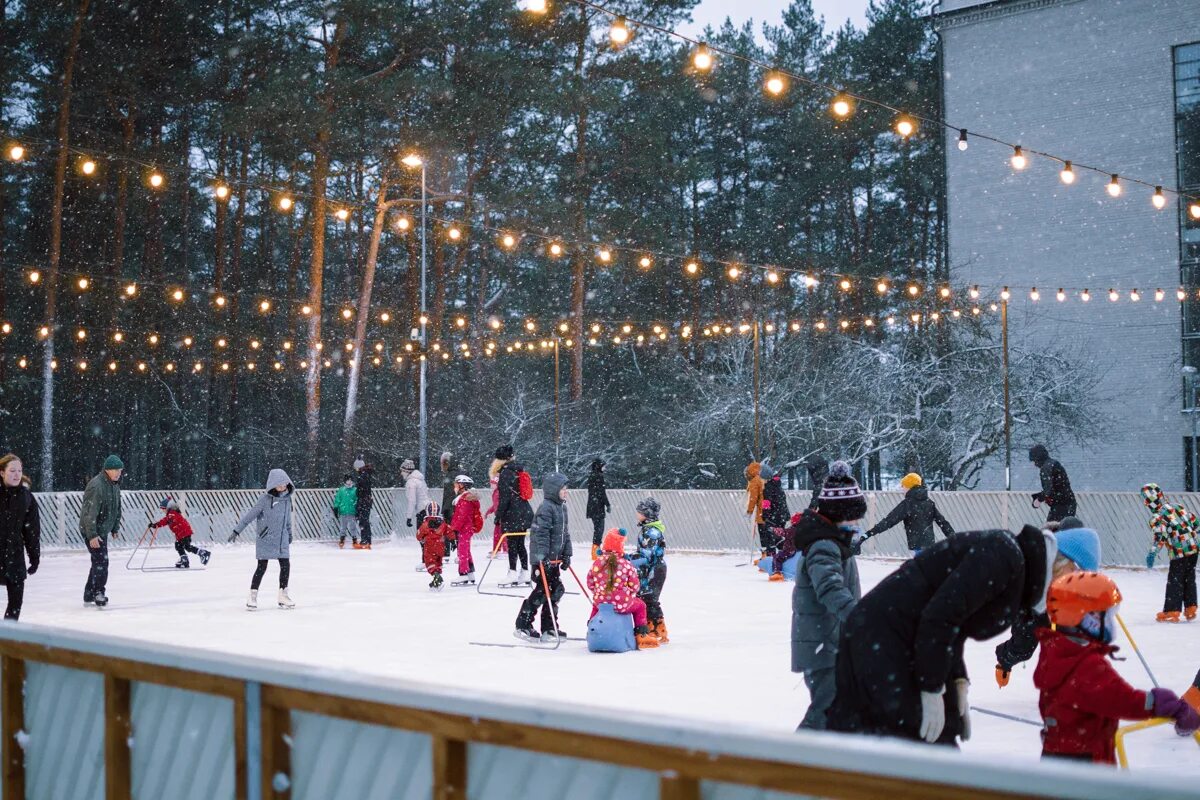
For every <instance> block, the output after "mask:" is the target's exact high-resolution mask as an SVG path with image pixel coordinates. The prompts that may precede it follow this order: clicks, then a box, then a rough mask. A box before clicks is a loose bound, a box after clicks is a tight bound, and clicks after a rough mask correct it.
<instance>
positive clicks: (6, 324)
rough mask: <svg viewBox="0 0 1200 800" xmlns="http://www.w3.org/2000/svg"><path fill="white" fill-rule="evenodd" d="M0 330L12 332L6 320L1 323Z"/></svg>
mask: <svg viewBox="0 0 1200 800" xmlns="http://www.w3.org/2000/svg"><path fill="white" fill-rule="evenodd" d="M0 331H3V332H4V333H12V325H10V324H9V323H7V322H6V323H4V324H3V325H0Z"/></svg>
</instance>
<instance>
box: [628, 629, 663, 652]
mask: <svg viewBox="0 0 1200 800" xmlns="http://www.w3.org/2000/svg"><path fill="white" fill-rule="evenodd" d="M633 635H634V638H636V639H637V649H638V650H651V649H653V648H655V647H658V637H657V636H655V635H654V634H652V633H651V632H650V629H649V628H647V627H646V626H645V625H639V626H637V627H636V628H634V629H633Z"/></svg>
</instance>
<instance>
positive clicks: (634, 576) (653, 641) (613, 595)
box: [587, 528, 658, 650]
mask: <svg viewBox="0 0 1200 800" xmlns="http://www.w3.org/2000/svg"><path fill="white" fill-rule="evenodd" d="M587 586H588V591H590V592H591V593H592V613H591V616H589V617H588V620H591V618H592V617H594V616H596V612H597V611H598V610H599V608H600V604H601V603H611V604H612V607H613V610H614V611H616V612H617V613H618V614H630V615H632V616H633V634H634V636H635V637H636V638H637V646H638V650H647V649H649V648H652V647H658V637H657V636H654V635H652V634H651V633H650V629H649V627H647V620H646V602H645V601H644V600H642V598H640V597H638V590H639V588H640V587H641V581H640V580H639V579H638V573H637V569H636V568H634V566H633V564H630V563H629V562H628V561H627V560H625V529H624V528H620V529H618V528H609V529H608V531H607V532H606V533H605V534H604V539H603V541H602V543H601V545H600V549H599V552H598V553H597V554H596V560H594V561H593V562H592V568H591V569H590V570H588V576H587Z"/></svg>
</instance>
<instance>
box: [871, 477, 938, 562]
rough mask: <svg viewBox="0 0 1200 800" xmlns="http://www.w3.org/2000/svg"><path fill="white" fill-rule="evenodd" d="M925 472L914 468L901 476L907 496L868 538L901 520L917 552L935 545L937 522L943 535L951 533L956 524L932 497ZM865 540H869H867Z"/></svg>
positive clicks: (876, 525)
mask: <svg viewBox="0 0 1200 800" xmlns="http://www.w3.org/2000/svg"><path fill="white" fill-rule="evenodd" d="M923 484H924V481H923V480H922V479H921V476H920V475H918V474H917V473H915V472H910V473H908V474H907V475H905V476H904V477H903V478H901V479H900V488H901V489H904V490H905V494H904V499H903V500H901V501H900V502H899V503H898V504H897V505H896V507H895V508H893V509H892V510H891V511H889V512H888V515H887V516H886V517H884V518H883V519H881V520H880V521H879V522H876V523H875V524H874V525H873V526H872V527H871V529H870V530H869V531H867V535H866V538H867V539H870V538H871V537H872V536H877V535H879V534H881V533H883V532H884V531H886V530H888V529H889V528H894V527H895V526H896V525H898V524H899V523H901V522H903V523H904V535H905V537H906V538H907V539H908V549H909V551H911V552H912V554H913V555H916V554H917V553H919V552H921V551H922V550H924V549H925V548H927V547H930V546H932V545H933V524H934V523H935V522H936V523H937V526H938V527H939V528H941V529H942V535H943V536H950V535H951V534H952V533H954V528H952V527H950V523H949V522H947V521H946V518H945V517H943V516H942V512H940V511H938V507H937V506H936V505H934V503H933V501H932V500H930V499H929V490H928V489H926V488H925V486H924V485H923ZM864 541H865V540H864Z"/></svg>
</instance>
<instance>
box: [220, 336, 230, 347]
mask: <svg viewBox="0 0 1200 800" xmlns="http://www.w3.org/2000/svg"><path fill="white" fill-rule="evenodd" d="M228 344H229V342H228V341H226V340H225V339H224V338H220V339H217V347H221V348H224V347H225V346H226V345H228Z"/></svg>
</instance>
